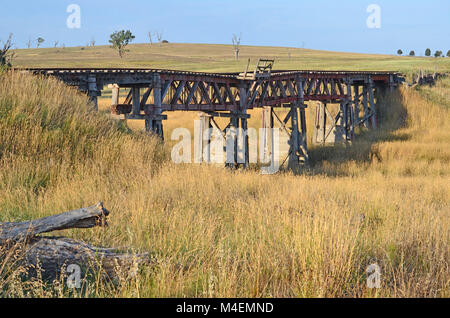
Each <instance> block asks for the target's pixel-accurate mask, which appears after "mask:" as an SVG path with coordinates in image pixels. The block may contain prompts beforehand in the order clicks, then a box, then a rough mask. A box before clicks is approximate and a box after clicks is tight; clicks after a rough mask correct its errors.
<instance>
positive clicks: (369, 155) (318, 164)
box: [298, 91, 411, 177]
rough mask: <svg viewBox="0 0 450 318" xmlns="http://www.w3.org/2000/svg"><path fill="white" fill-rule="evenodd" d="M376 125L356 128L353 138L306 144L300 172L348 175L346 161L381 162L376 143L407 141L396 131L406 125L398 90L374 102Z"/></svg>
mask: <svg viewBox="0 0 450 318" xmlns="http://www.w3.org/2000/svg"><path fill="white" fill-rule="evenodd" d="M376 109H377V118H378V128H377V129H375V130H367V129H365V128H361V129H360V128H357V130H356V136H355V139H354V141H353V142H352V143H351V144H350V143H342V144H337V145H313V146H312V147H310V150H309V156H310V161H309V165H308V167H306V168H304V169H302V170H300V171H299V172H298V173H299V174H302V175H326V176H330V177H339V176H348V175H350V174H351V172H350V171H349V169H346V163H349V162H354V163H356V164H367V163H372V162H382V161H383V158H382V157H381V155H380V153H379V149H378V147H377V144H379V143H382V142H395V141H407V140H409V139H410V138H411V136H410V135H409V134H406V133H398V132H397V130H399V129H400V128H402V127H405V126H406V119H407V110H406V107H405V105H403V103H402V97H401V93H400V91H395V92H393V93H387V94H386V95H385V96H380V97H379V98H378V99H377V102H376Z"/></svg>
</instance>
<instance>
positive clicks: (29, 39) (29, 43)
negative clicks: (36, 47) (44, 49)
mask: <svg viewBox="0 0 450 318" xmlns="http://www.w3.org/2000/svg"><path fill="white" fill-rule="evenodd" d="M27 48H28V49H29V48H31V38H28V42H27Z"/></svg>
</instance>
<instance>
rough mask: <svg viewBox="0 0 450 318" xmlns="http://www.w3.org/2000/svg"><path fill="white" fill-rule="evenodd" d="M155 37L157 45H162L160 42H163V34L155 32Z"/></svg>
mask: <svg viewBox="0 0 450 318" xmlns="http://www.w3.org/2000/svg"><path fill="white" fill-rule="evenodd" d="M155 35H156V39H157V40H158V43H159V45H162V40H163V34H162V32H158V31H156V32H155Z"/></svg>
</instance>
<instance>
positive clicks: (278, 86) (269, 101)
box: [26, 66, 403, 168]
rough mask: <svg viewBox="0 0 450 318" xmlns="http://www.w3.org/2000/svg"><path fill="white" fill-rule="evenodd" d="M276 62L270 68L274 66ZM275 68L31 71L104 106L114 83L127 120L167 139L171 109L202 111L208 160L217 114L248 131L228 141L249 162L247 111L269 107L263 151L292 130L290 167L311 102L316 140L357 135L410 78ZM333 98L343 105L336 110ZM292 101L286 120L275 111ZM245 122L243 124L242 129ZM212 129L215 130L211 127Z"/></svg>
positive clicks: (301, 146) (301, 150)
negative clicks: (100, 99)
mask: <svg viewBox="0 0 450 318" xmlns="http://www.w3.org/2000/svg"><path fill="white" fill-rule="evenodd" d="M270 67H271V66H270ZM270 67H269V70H268V71H265V70H264V69H262V70H261V69H260V70H258V71H255V72H254V73H247V71H246V72H245V73H202V72H186V71H174V70H157V69H140V68H139V69H135V68H133V69H100V68H94V69H92V68H80V69H72V68H55V69H48V68H44V69H42V68H39V69H27V70H26V71H29V72H32V73H34V74H41V75H45V76H53V77H56V78H58V79H60V80H62V81H63V82H65V83H66V84H68V85H71V86H76V87H77V88H78V89H79V90H81V91H83V92H86V93H87V94H88V95H89V96H90V98H91V100H92V102H93V104H94V105H95V107H96V108H97V96H100V95H101V90H102V89H103V87H104V86H105V85H109V87H110V88H112V111H113V113H115V114H121V115H125V118H126V119H140V120H145V127H146V130H147V131H148V132H154V133H156V134H157V135H159V136H160V137H161V138H162V139H163V138H164V134H163V121H164V120H166V119H167V115H165V114H164V113H166V112H170V111H197V112H200V122H201V127H202V129H201V132H202V133H201V136H200V137H199V139H198V140H197V141H195V142H197V143H199V144H200V145H199V146H200V147H197V148H198V151H199V153H200V157H203V160H204V161H206V162H207V161H209V160H210V159H209V156H208V155H206V156H202V155H201V154H205V153H206V154H208V153H209V151H210V149H209V143H210V141H211V140H210V138H211V136H210V135H209V136H208V135H205V134H208V131H209V129H210V128H213V129H217V130H219V131H224V130H223V129H221V128H219V127H218V125H217V123H216V121H215V120H214V118H215V117H226V118H229V123H228V126H227V127H226V128H225V129H227V128H234V129H236V130H235V131H244V136H243V137H244V142H243V143H239V142H238V136H237V135H236V134H235V135H233V136H232V138H233V139H232V142H231V143H228V142H227V147H228V146H230V145H231V146H232V147H234V151H233V152H232V153H233V154H234V160H233V165H243V166H244V167H247V166H248V164H249V145H248V135H246V134H245V132H246V131H247V120H248V118H250V115H249V114H248V113H247V111H248V110H250V109H254V108H261V109H262V126H263V127H262V128H263V131H264V134H265V138H264V140H265V141H264V150H263V152H264V157H265V158H267V157H268V158H269V159H270V158H272V159H273V157H271V156H273V151H272V150H273V144H271V142H272V140H273V135H271V134H272V133H271V132H273V129H270V128H274V127H275V126H276V125H277V126H279V127H280V129H281V130H282V131H284V132H286V133H287V135H288V136H289V137H288V138H289V155H288V158H289V161H288V163H289V167H291V168H293V167H296V166H297V165H298V164H299V163H302V162H306V161H307V160H308V145H307V139H306V135H307V131H306V130H307V129H306V118H305V117H306V116H305V108H306V107H307V105H306V104H305V102H307V101H317V102H318V106H317V109H316V118H315V123H316V127H315V132H314V136H313V140H314V142H318V143H326V142H339V141H350V140H352V139H353V138H354V129H355V127H357V126H360V125H363V126H365V127H367V128H372V129H374V128H376V127H377V118H376V109H375V107H376V104H375V96H376V94H380V93H382V94H384V93H385V92H386V91H393V90H394V89H395V88H396V87H397V86H398V85H399V83H401V82H402V81H403V78H402V77H401V74H398V73H394V72H350V71H295V70H291V71H289V70H285V71H273V70H271V69H270ZM120 88H127V89H129V93H128V96H127V97H126V98H125V100H123V101H122V102H120V101H119V96H120V95H119V89H120ZM327 104H338V105H339V111H338V114H337V115H336V116H332V115H331V113H330V112H329V111H328V108H327ZM280 107H288V108H289V112H288V113H287V115H286V116H285V117H284V118H282V117H281V118H280V117H279V116H278V115H277V114H276V112H275V110H276V109H277V108H280ZM239 128H241V130H239ZM207 129H208V130H207Z"/></svg>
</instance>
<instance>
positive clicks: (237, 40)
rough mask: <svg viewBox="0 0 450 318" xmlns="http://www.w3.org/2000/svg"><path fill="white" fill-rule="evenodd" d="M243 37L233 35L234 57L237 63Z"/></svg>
mask: <svg viewBox="0 0 450 318" xmlns="http://www.w3.org/2000/svg"><path fill="white" fill-rule="evenodd" d="M241 37H242V33H241V34H239V37H238V36H237V35H236V34H233V38H232V41H233V46H234V57H235V58H236V61H238V60H239V51H240V47H241Z"/></svg>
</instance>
